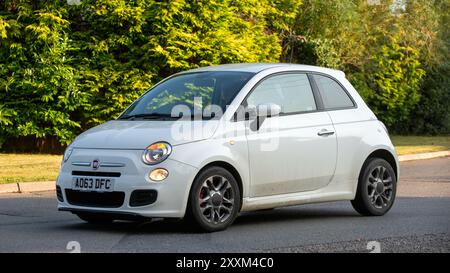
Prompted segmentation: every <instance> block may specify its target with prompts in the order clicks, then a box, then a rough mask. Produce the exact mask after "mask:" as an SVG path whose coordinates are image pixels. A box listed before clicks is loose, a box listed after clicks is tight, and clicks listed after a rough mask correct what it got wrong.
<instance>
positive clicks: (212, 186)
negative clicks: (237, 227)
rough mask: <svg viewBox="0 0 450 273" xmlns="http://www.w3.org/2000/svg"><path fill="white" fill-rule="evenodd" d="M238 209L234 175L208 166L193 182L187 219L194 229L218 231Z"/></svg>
mask: <svg viewBox="0 0 450 273" xmlns="http://www.w3.org/2000/svg"><path fill="white" fill-rule="evenodd" d="M240 208H241V193H240V190H239V186H238V183H237V181H236V178H235V177H234V176H233V175H232V174H231V173H230V172H229V171H227V170H226V169H224V168H222V167H215V166H214V167H209V168H207V169H205V170H203V171H202V172H201V173H200V174H199V175H197V177H196V179H195V180H194V182H193V184H192V187H191V191H190V194H189V201H188V206H187V211H186V218H187V219H186V220H187V222H188V223H189V224H192V225H193V226H194V227H195V230H197V231H204V232H215V231H220V230H224V229H226V228H227V227H229V226H230V225H231V224H232V223H233V221H234V220H235V219H236V217H237V215H238V213H239V210H240Z"/></svg>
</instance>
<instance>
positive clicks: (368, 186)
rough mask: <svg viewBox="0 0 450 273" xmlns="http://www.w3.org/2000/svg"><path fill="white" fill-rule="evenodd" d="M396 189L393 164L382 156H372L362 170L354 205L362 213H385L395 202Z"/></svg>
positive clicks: (353, 201) (376, 214) (368, 214)
mask: <svg viewBox="0 0 450 273" xmlns="http://www.w3.org/2000/svg"><path fill="white" fill-rule="evenodd" d="M396 190H397V178H396V176H395V172H394V169H393V168H392V166H391V165H390V164H389V163H388V162H387V161H386V160H384V159H382V158H370V159H368V160H367V162H366V163H365V164H364V167H363V170H362V171H361V174H360V177H359V181H358V189H357V191H356V197H355V199H354V200H352V201H351V202H352V206H353V208H354V209H355V210H356V211H357V212H359V213H360V214H362V215H367V216H371V215H373V216H380V215H384V214H385V213H386V212H388V211H389V210H390V209H391V207H392V205H393V204H394V200H395V194H396Z"/></svg>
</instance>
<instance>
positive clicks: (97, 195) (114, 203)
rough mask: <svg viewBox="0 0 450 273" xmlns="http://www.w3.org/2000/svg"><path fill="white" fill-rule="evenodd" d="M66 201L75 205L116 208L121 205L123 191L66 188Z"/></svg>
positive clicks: (123, 196)
mask: <svg viewBox="0 0 450 273" xmlns="http://www.w3.org/2000/svg"><path fill="white" fill-rule="evenodd" d="M66 198H67V202H69V204H71V205H75V206H83V207H103V208H118V207H121V206H122V205H123V201H124V199H125V193H124V192H119V191H113V192H84V191H77V190H71V189H66Z"/></svg>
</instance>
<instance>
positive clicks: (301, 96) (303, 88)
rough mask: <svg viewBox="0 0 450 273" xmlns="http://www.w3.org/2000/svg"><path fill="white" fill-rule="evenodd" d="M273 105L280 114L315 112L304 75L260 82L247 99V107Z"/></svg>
mask: <svg viewBox="0 0 450 273" xmlns="http://www.w3.org/2000/svg"><path fill="white" fill-rule="evenodd" d="M265 103H275V104H278V105H279V106H280V107H281V113H282V114H289V113H296V112H309V111H314V110H317V107H316V102H315V100H314V95H313V91H312V89H311V85H310V83H309V80H308V76H307V75H306V74H284V75H276V76H272V77H270V78H268V79H266V80H264V81H263V82H261V83H260V84H259V85H258V86H257V87H256V88H255V89H254V90H253V92H252V93H251V94H250V95H249V96H248V98H247V105H253V106H257V105H259V104H265Z"/></svg>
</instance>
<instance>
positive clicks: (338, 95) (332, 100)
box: [314, 75, 355, 109]
mask: <svg viewBox="0 0 450 273" xmlns="http://www.w3.org/2000/svg"><path fill="white" fill-rule="evenodd" d="M314 80H315V81H316V83H317V86H318V87H319V92H320V95H321V96H322V100H323V105H324V107H325V109H336V108H348V107H354V106H355V104H354V103H353V101H352V99H351V98H350V97H349V95H348V94H347V92H345V90H344V89H343V88H342V87H341V86H340V85H339V84H338V83H337V82H336V81H335V80H333V79H331V78H329V77H325V76H321V75H314Z"/></svg>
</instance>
